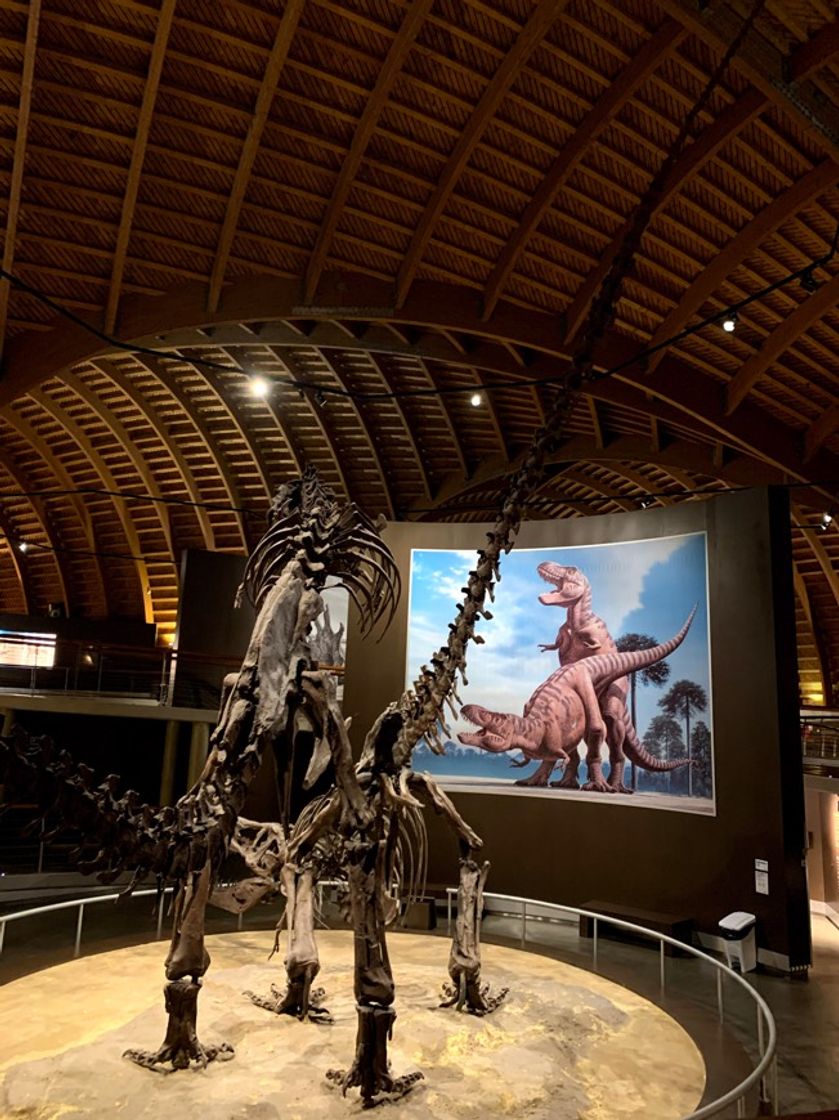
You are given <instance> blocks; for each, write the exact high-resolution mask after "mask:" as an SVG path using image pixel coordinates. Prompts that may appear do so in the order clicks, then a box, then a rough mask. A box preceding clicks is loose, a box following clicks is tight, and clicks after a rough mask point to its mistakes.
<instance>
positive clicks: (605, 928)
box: [580, 898, 695, 957]
mask: <svg viewBox="0 0 839 1120" xmlns="http://www.w3.org/2000/svg"><path fill="white" fill-rule="evenodd" d="M580 909H581V910H594V911H595V912H596V913H598V914H603V915H604V916H605V917H607V918H619V919H620V920H621V921H624V922H633V923H634V924H635V925H636V926H644V928H645V929H651V930H654V931H655V932H656V933H666V934H667V936H668V937H675V938H676V940H677V941H684V943H685V944H686V945H689V944H690V942H691V935H692V933H693V929H694V925H695V922H694V919H693V918H687V917H685V916H684V915H681V914H663V913H661V911H660V910H641V909H639V908H638V907H635V906H622V905H620V904H616V903H614V902H604V901H603V900H602V899H597V898H595V899H591V900H590V901H589V902H584V903H583V904H582V906H581V907H580ZM593 935H594V919H593V918H588V917H586V916H585V915H584V914H581V915H580V937H592V936H593ZM597 935H598V937H602V936H606V937H615V938H618V939H619V940H623V941H637V942H638V943H640V944H644V945H651V946H653V948H657V946H658V942H656V941H653V940H652V939H651V938H648V937H642V936H641V935H640V934H636V933H633V931H632V930H629V929H621V927H620V926H614V925H612V923H611V922H599V923H598V927H597ZM664 952H665V955H666V956H668V957H675V956H683V955H685V954H683V953H681V952H680V950H678V949H677V948H676V947H675V945H669V944H668V943H667V942H665V943H664Z"/></svg>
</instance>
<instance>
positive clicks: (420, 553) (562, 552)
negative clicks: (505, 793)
mask: <svg viewBox="0 0 839 1120" xmlns="http://www.w3.org/2000/svg"><path fill="white" fill-rule="evenodd" d="M544 560H554V561H555V562H557V563H559V564H564V565H573V566H575V567H578V568H580V569H581V571H583V572H584V573H585V575H586V576H587V577H588V579H589V582H590V583H591V588H592V609H593V611H594V613H595V614H598V615H600V617H601V618H602V619H603V620H604V621H605V622H606V625H607V626H608V628H609V631H610V633H611V634H612V637H614V638H618V637H620V636H621V635H622V634H626V633H629V632H636V633H643V634H649V635H651V636H652V637H654V638H656V639H657V640H658V641H665V640H667V639H668V638H671V637H672V636H673V635H674V634H676V633H677V631H678V630H679V629H680V627H681V626H682V624H683V623H684V621H685V619H686V618H687V616H688V614H689V613H690V611H691V609H692V608H693V606H694V605H696V607H697V612H696V617H695V618H694V620H693V624H692V626H691V629H690V632H689V633H688V635H687V637H686V638H685V641H684V642H683V644H682V646H681V647H680V648H679V649H678V650H676V652H675V653H674V654H672V655H671V657H670V659H669V661H670V667H671V670H670V681H669V684H672V683H673V682H675V681H677V680H681V679H682V678H687V679H689V680H692V681H695V682H696V683H697V684H700V685H702V687H703V688H704V689H705V690H706V692H707V693H708V696H709V698H710V694H711V690H710V677H709V655H708V613H707V612H708V605H707V592H706V549H705V534H704V533H691V534H687V535H682V536H675V537H656V538H651V539H649V540H642V541H626V542H618V543H614V544H603V545H586V546H581V547H573V548H538V549H518V548H517V549H514V550H513V552H511V553H510V555H509V556H506V557H504V558H503V559H502V568H501V575H502V579H501V583H500V584H499V585H498V588H497V593H496V603H495V606H494V607H493V608H491V609H492V610H493V614H494V617H493V619H492V621H490V622H487V621H484V620H482V621H481V623H480V624H479V627H478V632H479V633H480V634H482V636H483V637H484V640H485V645H482V646H470V648H469V652H468V655H467V656H468V669H467V676H468V678H469V681H470V684H469V686H468V688H465V689H463V690H462V693H461V699H462V701H463V703H473V704H482V705H483V706H484V707H487V708H491V709H493V710H494V711H506V712H516V713H521V711H522V708H523V706H524V704H525V702H526V701H527V700H528V699H529V697H530V695H531V693H532V692H533V690H534V689H535V688H536V686H537V685H539V684H540V683H541V682H542V681H543V680H545V678H546V677H547V676H548V675H549V674H550V673H551V672H552V671H553V670H554V669H555V668H556V667H557V666H558V664H559V662H558V659H557V654H556V652H544V653H543V652H540V650H539V644H540V643H550V642H553V641H554V640H555V637H556V632H557V630H558V629H559V627H560V626H561V625H562V623H563V622H564V621H565V619H566V611H565V609H563V608H560V607H546V606H543V605H542V604H541V603H540V602H539V601H538V596H539V595H540V594H541V593H542V592H543V591H545V590H547V589H548V587H547V585H546V584H545V583H544V582H543V581H542V580H541V579H540V578H539V575H538V573H537V571H536V569H537V566H538V565H539V564H540V563H542V561H544ZM474 564H475V553H474V552H472V551H463V550H454V549H451V550H437V549H417V550H414V552H413V553H412V565H411V578H410V595H411V598H410V608H409V609H410V615H409V626H408V653H407V657H408V664H407V675H408V680H409V681H410V680H413V679H414V677H415V676H416V674H417V671H418V669H419V667H420V665H421V664H422V663H423V662H425V661H427V660H428V658H429V656H430V655H431V653H432V652H433V651H434V650H435V649H437V648H438V646H439V645H440V644H441V642H442V641H443V639H444V638H445V636H446V634H447V632H448V631H447V627H448V624H449V623H450V622H451V621H452V620H453V618H454V616H455V606H456V604H457V602H458V601H459V600H460V599H461V598H462V593H461V590H460V589H461V588H462V587H463V586H464V584H465V581H466V577H467V574H468V572H469V570H470V568H472V567H474ZM669 684H668V686H665V690H666V687H669ZM665 690H659V689H657V688H654V687H641V686H639V687H638V691H637V709H638V725H639V726H638V730H639V732H640V734H641V735H642V736H643V734H644V731H645V729H646V727H647V724H648V723H649V721H650V719H651V718H652V717H653V716H655V715H658V714H660V709H659V708H658V706H657V702H658V699H659V698H660V697H661V696H662V695H663V694H664V691H665ZM709 709H710V705H709ZM703 718H704V719H705V720H706V722H707V723H708V725H709V726H711V713H710V710H709V711H708V712H707V713H706V714H705V716H704V717H703ZM451 726H452V732H453V734H456V733H457V731H460V730H466V729H467V725H466V724H465V723H463V722H461V721H459V720H458V721H454V722H453V723H452V725H451ZM476 753H478V754H479V755H480V757H481V758H483V759H487V758H488V756H487V755H485V754H484V753H483V752H476ZM423 765H425V757H424V759H423ZM493 773H497V768H496V769H494V770H493ZM519 773H520V772H515V771H514V772H512V773H511V777H516V776H519Z"/></svg>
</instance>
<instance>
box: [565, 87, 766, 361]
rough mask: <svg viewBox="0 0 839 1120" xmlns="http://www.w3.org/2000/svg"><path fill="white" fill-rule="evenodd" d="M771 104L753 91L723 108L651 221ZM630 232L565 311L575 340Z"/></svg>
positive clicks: (614, 243)
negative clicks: (721, 149)
mask: <svg viewBox="0 0 839 1120" xmlns="http://www.w3.org/2000/svg"><path fill="white" fill-rule="evenodd" d="M767 104H768V99H767V98H766V97H764V95H763V94H762V93H759V92H758V91H757V90H749V91H748V92H747V93H744V94H743V95H742V97H738V98H737V100H736V101H733V102H732V103H731V104H730V105H729V106H728V107H727V108H725V109H723V111H722V112H721V113H720V115H719V116H718V117H717V118H716V120H714V121H712V122H711V124H709V125H708V127H707V128H706V129H705V130H704V131H703V132H701V133H700V134H699V136H697V138H696V139H695V140H694V141H693V143H692V144H689V145H688V146H687V147H686V148H685V149H684V151H683V152H682V154H681V155H680V156H679V158H678V159H677V160H676V162H675V163H674V164H673V166H672V167H671V168H670V173H669V175H668V176H667V178H666V179H665V181H664V185H663V187H662V190H661V193H660V194H659V197H658V199H657V200H656V203H655V206H654V208H653V211H652V213H651V215H650V220H651V221H652V219H653V218H654V217H655V215H656V214H658V213H659V212H660V211H661V209H662V208H663V207H664V206H666V205H667V204H668V203H669V202H670V200H671V199H672V198H673V197H674V196H675V195H677V194H678V193H679V191H680V190H682V188H683V187H684V186H685V184H686V183H687V182H688V181H689V180H690V179H691V178H692V176H694V175H696V174H697V172H699V171H700V170H701V169H702V167H703V165H704V164H706V163H707V162H708V161H709V160H711V159H713V158H714V156H715V155H716V154H717V152H718V151H719V150H720V148H721V147H722V146H723V144H727V143H728V141H729V140H730V139H731V138H732V137H733V136H736V135H737V133H738V132H740V130H741V129H743V128H745V127H746V125H747V124H749V122H750V121H753V120H754V119H755V117H757V116H758V115H759V114H760V113H762V112H763V110H764V109H765V108H766V106H767ZM628 229H629V222H625V223H624V224H623V225H622V226H621V228H620V229H619V230H618V232H617V233H616V234H615V236H614V237H613V238H612V240H611V241H610V242H609V244H608V245H607V246H606V248H605V249H604V250H603V253H602V254H601V255H600V258H599V260H598V262H597V264H596V265H595V267H594V268H593V269H592V270H591V272H590V273H589V274H588V276H587V277H586V278H585V280H584V281H583V283H582V284H581V286H580V289H579V291H578V292H577V294H576V296H575V297H574V299H573V300H572V301H571V304H570V306H569V308H568V310H567V311H566V312H565V316H564V318H565V335H566V337H567V338H569V339H572V338H574V337H575V335H576V334H577V333H578V331H579V330H580V327H581V326H582V325H583V322H584V320H585V319H586V317H587V315H588V313H589V311H590V310H591V305H592V303H593V302H594V298H595V296H596V295H597V292H598V290H599V288H600V285H601V284H602V283H603V281H604V279H605V278H606V273H607V272H608V271H609V269H610V267H611V265H612V261H613V260H614V259H615V256H616V255H617V252H618V250H619V249H620V247H621V245H622V244H623V240H624V237H625V236H626V233H627V231H628Z"/></svg>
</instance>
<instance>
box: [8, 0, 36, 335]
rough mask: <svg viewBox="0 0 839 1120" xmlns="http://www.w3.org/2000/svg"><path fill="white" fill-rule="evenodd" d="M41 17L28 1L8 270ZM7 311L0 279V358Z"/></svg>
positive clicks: (12, 254) (14, 237)
mask: <svg viewBox="0 0 839 1120" xmlns="http://www.w3.org/2000/svg"><path fill="white" fill-rule="evenodd" d="M40 20H41V0H29V14H28V16H27V19H26V41H25V42H24V45H23V69H22V71H21V77H20V99H19V101H18V111H17V129H16V132H15V151H14V155H13V157H12V181H11V185H10V187H9V199H8V203H7V209H6V231H5V234H4V237H3V268H4V269H5V270H6V271H7V272H11V270H12V265H13V264H14V263H15V242H16V240H17V220H18V215H19V214H20V197H21V191H22V188H23V169H24V166H25V163H26V138H27V135H28V133H29V113H30V109H31V107H32V80H33V77H34V74H35V54H36V51H37V49H38V26H39V23H40ZM8 313H9V282H8V280H0V357H2V355H3V343H4V340H5V337H6V319H7V317H8Z"/></svg>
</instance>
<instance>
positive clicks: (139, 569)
mask: <svg viewBox="0 0 839 1120" xmlns="http://www.w3.org/2000/svg"><path fill="white" fill-rule="evenodd" d="M29 395H30V396H31V397H32V399H33V400H34V401H36V402H37V404H39V405H40V406H41V408H42V409H43V410H44V411H45V412H47V413H49V415H50V416H52V418H53V419H54V420H56V421H57V422H58V423H59V424H60V425H61V426H62V427H63V428H64V430H65V431H66V432H67V434H68V435H69V436H70V438H71V439H73V440H75V442H76V444H77V446H78V448H79V451H80V452H81V454H82V455H83V456H84V457H85V458H86V459H87V460H88V461H89V462H90V465H91V466H92V468H93V470H94V471H95V472H96V473H97V474H98V475H99V477H100V478H101V479H102V482H103V485H104V488H105V489H106V490H110V491H112V492H113V493H118V492H119V490H120V486H119V483H118V482H117V480H116V479H115V478H114V476H113V474H112V473H111V470H110V467H109V466H108V464H107V463H106V462H105V460H104V458H103V457H102V455H100V453H99V452H98V451H97V449H96V448H95V447H94V446H93V444H92V443H91V441H90V439H89V438H88V437H87V435H86V434H85V432H84V430H83V429H82V428H81V427H80V426H79V425H78V424H77V423H76V421H75V420H74V419H73V418H72V416H70V414H69V413H68V412H66V411H65V409H63V408H62V407H61V406H60V405H59V404H58V403H57V402H56V401H54V400H53V399H52V397H50V396H49V395H48V394H46V393H44V392H42V391H41V390H40V389H34V390H33V391H32V392H31V393H30V394H29ZM4 411H5V410H4ZM9 411H11V410H9ZM111 501H112V502H113V506H114V509H115V510H116V514H117V518H118V519H119V522H120V525H121V526H122V531H123V534H124V536H125V540H126V543H127V545H128V550H129V552H130V553H131V555H132V557H133V564H134V569H135V571H136V573H137V580H138V583H139V585H140V601H141V602H142V604H143V612H144V616H145V620H146V622H151V623H153V622H154V621H155V617H154V603H153V600H152V596H151V595H150V594H148V593H147V591H148V588H149V587H150V586H151V585H150V583H149V572H148V568H147V566H146V561H145V559H144V557H143V555H142V545H141V544H140V538H139V536H138V535H137V529H136V526H135V525H134V522H133V520H132V518H131V516H130V514H129V512H128V510H127V509H126V503H125V502H123V501H121V500H120V499H119V498H112V499H111Z"/></svg>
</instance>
